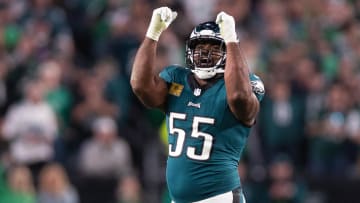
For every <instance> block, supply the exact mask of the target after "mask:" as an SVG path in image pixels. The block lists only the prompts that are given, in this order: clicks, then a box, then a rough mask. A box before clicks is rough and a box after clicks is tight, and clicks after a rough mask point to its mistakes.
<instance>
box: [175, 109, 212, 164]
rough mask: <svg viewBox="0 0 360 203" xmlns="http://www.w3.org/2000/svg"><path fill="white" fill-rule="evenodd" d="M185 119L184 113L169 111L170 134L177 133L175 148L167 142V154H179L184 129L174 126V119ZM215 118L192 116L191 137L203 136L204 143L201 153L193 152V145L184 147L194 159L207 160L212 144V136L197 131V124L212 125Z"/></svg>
mask: <svg viewBox="0 0 360 203" xmlns="http://www.w3.org/2000/svg"><path fill="white" fill-rule="evenodd" d="M175 119H178V120H185V119H186V114H183V113H173V112H171V113H170V116H169V131H170V134H173V135H175V134H176V135H177V141H176V146H175V149H174V150H173V145H172V144H169V156H173V157H177V156H180V155H181V153H182V151H183V147H184V142H185V131H184V130H183V129H180V128H176V127H174V120H175ZM214 123H215V119H213V118H206V117H199V116H194V119H193V123H192V132H191V137H193V138H203V140H204V143H203V146H202V150H201V154H195V147H190V146H188V147H187V149H186V155H187V156H188V157H189V158H191V159H195V160H207V159H209V157H210V152H211V148H212V144H213V136H212V135H210V134H208V133H204V132H201V131H199V124H210V125H214Z"/></svg>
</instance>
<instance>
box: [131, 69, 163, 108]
mask: <svg viewBox="0 0 360 203" xmlns="http://www.w3.org/2000/svg"><path fill="white" fill-rule="evenodd" d="M167 92H168V87H167V83H166V81H165V80H163V79H162V78H160V77H159V76H155V77H154V78H153V80H152V82H151V84H150V85H148V86H144V87H143V88H141V89H137V90H135V94H136V95H137V97H138V98H139V100H140V101H141V102H142V103H143V104H144V105H145V106H147V107H149V108H160V109H162V108H163V107H164V105H165V102H166V96H167Z"/></svg>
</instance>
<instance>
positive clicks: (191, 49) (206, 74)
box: [185, 21, 226, 79]
mask: <svg viewBox="0 0 360 203" xmlns="http://www.w3.org/2000/svg"><path fill="white" fill-rule="evenodd" d="M206 44H210V45H217V46H215V47H216V48H210V49H209V48H204V47H202V46H198V45H206ZM212 47H214V46H212ZM185 57H186V65H187V66H188V67H189V68H190V69H191V71H192V72H193V73H194V74H195V75H196V76H197V77H198V78H200V79H210V78H212V77H214V76H215V75H216V74H217V73H224V68H225V61H226V44H225V41H224V39H223V38H222V37H221V35H220V28H219V26H218V25H217V24H216V23H215V22H211V21H210V22H205V23H201V24H199V25H197V26H196V27H195V28H194V30H193V31H192V33H191V35H190V38H189V40H187V42H186V53H185Z"/></svg>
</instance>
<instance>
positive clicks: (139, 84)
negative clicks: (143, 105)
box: [130, 38, 157, 93]
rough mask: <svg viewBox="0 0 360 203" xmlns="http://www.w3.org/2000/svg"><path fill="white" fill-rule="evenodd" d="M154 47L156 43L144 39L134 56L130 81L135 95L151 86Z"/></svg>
mask: <svg viewBox="0 0 360 203" xmlns="http://www.w3.org/2000/svg"><path fill="white" fill-rule="evenodd" d="M156 47H157V42H156V41H154V40H151V39H149V38H145V40H144V41H143V43H142V44H141V46H140V48H139V50H138V52H137V54H136V56H135V60H134V64H133V67H132V72H131V81H130V83H131V87H132V89H133V90H134V91H135V93H136V92H139V91H145V90H146V89H148V88H151V87H152V86H153V82H154V77H155V75H154V69H155V55H156Z"/></svg>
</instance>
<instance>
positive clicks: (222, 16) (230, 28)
mask: <svg viewBox="0 0 360 203" xmlns="http://www.w3.org/2000/svg"><path fill="white" fill-rule="evenodd" d="M215 22H216V24H218V25H219V27H220V34H221V36H222V37H223V38H224V41H225V43H229V42H238V41H239V40H238V38H237V36H236V31H235V20H234V17H232V16H231V15H228V14H227V13H225V12H223V11H222V12H220V13H219V14H218V15H217V16H216V21H215Z"/></svg>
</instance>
